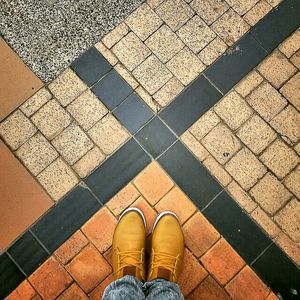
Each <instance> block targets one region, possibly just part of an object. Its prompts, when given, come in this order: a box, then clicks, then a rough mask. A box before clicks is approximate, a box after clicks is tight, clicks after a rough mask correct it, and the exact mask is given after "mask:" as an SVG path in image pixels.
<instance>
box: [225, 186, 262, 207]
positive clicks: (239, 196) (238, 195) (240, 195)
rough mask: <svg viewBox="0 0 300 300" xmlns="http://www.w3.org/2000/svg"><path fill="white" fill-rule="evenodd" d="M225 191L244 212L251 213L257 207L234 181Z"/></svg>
mask: <svg viewBox="0 0 300 300" xmlns="http://www.w3.org/2000/svg"><path fill="white" fill-rule="evenodd" d="M227 190H228V192H229V193H230V194H231V196H232V197H233V198H234V200H235V201H237V202H238V204H239V205H240V206H241V207H242V208H244V209H245V211H246V212H248V213H251V212H252V211H253V210H254V209H255V208H256V207H257V204H256V203H255V202H254V201H253V200H252V199H251V197H250V196H249V195H248V194H247V193H246V192H245V191H244V190H243V189H242V188H241V187H240V186H239V185H238V184H237V183H236V182H235V181H232V182H231V183H230V184H229V185H228V186H227Z"/></svg>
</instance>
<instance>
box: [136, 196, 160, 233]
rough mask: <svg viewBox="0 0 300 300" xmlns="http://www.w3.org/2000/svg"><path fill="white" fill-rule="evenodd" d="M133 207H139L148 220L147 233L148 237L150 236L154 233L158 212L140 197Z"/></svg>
mask: <svg viewBox="0 0 300 300" xmlns="http://www.w3.org/2000/svg"><path fill="white" fill-rule="evenodd" d="M132 207H137V208H138V209H140V210H141V211H142V212H143V214H144V216H145V219H146V220H147V228H146V233H147V235H149V234H150V233H151V231H152V228H153V225H154V221H155V219H156V217H157V212H156V211H155V210H154V209H153V208H152V207H151V206H150V205H149V203H148V202H147V201H146V200H145V199H144V198H143V197H142V196H140V197H139V198H138V199H137V200H136V201H134V202H133V204H132Z"/></svg>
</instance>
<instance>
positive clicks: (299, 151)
mask: <svg viewBox="0 0 300 300" xmlns="http://www.w3.org/2000/svg"><path fill="white" fill-rule="evenodd" d="M294 149H295V151H296V152H297V153H298V155H299V156H300V142H299V143H298V144H297V145H296V146H295V147H294Z"/></svg>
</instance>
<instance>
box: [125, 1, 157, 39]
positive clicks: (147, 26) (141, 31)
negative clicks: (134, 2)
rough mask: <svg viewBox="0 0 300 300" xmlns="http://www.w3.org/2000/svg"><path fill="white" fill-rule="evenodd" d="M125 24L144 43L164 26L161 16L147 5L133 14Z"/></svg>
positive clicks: (143, 5)
mask: <svg viewBox="0 0 300 300" xmlns="http://www.w3.org/2000/svg"><path fill="white" fill-rule="evenodd" d="M125 22H126V24H127V25H128V26H129V27H130V29H131V30H132V31H133V32H134V33H135V34H136V35H137V36H138V37H139V38H141V39H142V40H143V41H144V40H145V39H146V38H147V37H149V36H150V35H151V34H152V33H153V32H154V31H156V30H157V29H158V28H159V27H160V25H161V24H162V20H161V19H160V18H159V16H158V15H157V14H156V13H155V12H154V11H153V10H152V9H151V8H150V7H149V5H148V4H146V3H144V4H142V5H141V6H140V7H139V8H138V9H136V10H135V11H134V12H133V13H131V14H130V16H129V17H128V18H127V19H126V21H125Z"/></svg>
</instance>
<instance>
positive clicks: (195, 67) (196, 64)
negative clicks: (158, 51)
mask: <svg viewBox="0 0 300 300" xmlns="http://www.w3.org/2000/svg"><path fill="white" fill-rule="evenodd" d="M167 67H168V69H169V70H170V71H171V72H172V73H173V74H174V75H175V77H177V78H178V79H179V80H180V81H181V83H182V84H184V85H188V84H189V83H190V82H191V81H192V80H193V79H195V78H196V77H197V76H198V75H199V74H200V73H201V72H202V71H203V70H204V69H205V65H204V64H203V63H202V62H201V61H200V60H199V58H198V57H197V56H196V55H195V54H194V53H193V52H192V51H191V50H189V48H187V47H185V48H184V49H182V50H181V51H180V52H178V53H177V54H176V55H175V56H174V57H173V58H172V59H171V60H170V61H169V62H168V63H167Z"/></svg>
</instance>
